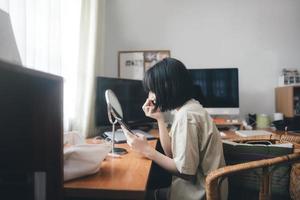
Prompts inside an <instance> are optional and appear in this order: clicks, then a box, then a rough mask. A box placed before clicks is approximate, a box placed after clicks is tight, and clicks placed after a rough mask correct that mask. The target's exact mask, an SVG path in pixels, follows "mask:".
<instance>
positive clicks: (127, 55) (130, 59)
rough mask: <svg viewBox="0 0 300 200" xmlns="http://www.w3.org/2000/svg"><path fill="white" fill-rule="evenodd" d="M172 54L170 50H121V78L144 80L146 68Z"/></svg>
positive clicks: (119, 62) (119, 70) (119, 60)
mask: <svg viewBox="0 0 300 200" xmlns="http://www.w3.org/2000/svg"><path fill="white" fill-rule="evenodd" d="M170 56H171V55H170V51H169V50H150V51H119V55H118V67H119V68H118V75H119V77H120V78H126V79H135V80H142V79H143V77H144V73H145V71H146V70H148V69H149V68H151V67H152V66H153V65H155V64H156V63H157V62H159V61H160V60H162V59H164V58H167V57H170Z"/></svg>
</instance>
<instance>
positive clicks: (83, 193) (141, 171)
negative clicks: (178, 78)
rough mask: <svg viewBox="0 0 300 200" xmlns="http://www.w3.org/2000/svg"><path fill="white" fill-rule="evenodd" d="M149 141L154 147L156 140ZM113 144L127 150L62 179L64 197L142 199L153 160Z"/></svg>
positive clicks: (154, 133)
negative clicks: (96, 167)
mask: <svg viewBox="0 0 300 200" xmlns="http://www.w3.org/2000/svg"><path fill="white" fill-rule="evenodd" d="M151 133H152V134H153V135H155V136H158V133H157V130H152V131H151ZM284 134H286V133H284V132H278V131H277V132H275V135H279V136H282V135H284ZM297 136H299V135H297ZM237 137H240V136H238V135H237V134H235V133H234V132H230V131H229V132H226V135H225V136H223V137H222V139H234V138H237ZM149 143H150V144H151V146H152V147H153V148H156V146H157V140H151V141H149ZM116 146H118V147H123V148H126V149H127V150H128V152H129V153H128V154H126V155H123V156H122V157H121V158H111V157H108V158H107V159H106V160H104V161H103V162H102V163H101V168H100V171H99V172H98V173H96V174H94V175H90V176H87V177H83V178H78V179H75V180H71V181H68V182H65V183H64V195H65V197H67V198H68V197H95V198H99V197H101V198H110V199H143V198H144V195H145V192H146V189H147V184H148V181H149V175H150V170H151V167H152V165H153V162H152V161H151V160H149V159H146V158H144V157H142V156H141V155H140V154H138V153H136V152H134V151H132V150H131V149H130V148H129V146H128V145H127V144H117V145H116Z"/></svg>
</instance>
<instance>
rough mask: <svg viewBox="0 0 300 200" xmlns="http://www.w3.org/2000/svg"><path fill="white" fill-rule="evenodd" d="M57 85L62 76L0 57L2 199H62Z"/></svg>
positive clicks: (59, 88)
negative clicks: (29, 67) (6, 60)
mask: <svg viewBox="0 0 300 200" xmlns="http://www.w3.org/2000/svg"><path fill="white" fill-rule="evenodd" d="M62 88H63V79H62V78H61V77H58V76H54V75H50V74H47V73H43V72H39V71H35V70H31V69H28V68H25V67H22V66H19V65H16V64H11V63H7V62H3V61H0V137H1V139H0V157H1V160H0V194H1V195H0V196H1V199H2V198H3V199H28V200H29V199H30V200H31V199H35V197H36V198H39V197H43V196H44V197H45V198H42V199H47V200H50V199H62V188H63V144H62V143H63V140H62V137H63V117H62V115H63V105H62V102H63V89H62ZM6 197H7V198H6Z"/></svg>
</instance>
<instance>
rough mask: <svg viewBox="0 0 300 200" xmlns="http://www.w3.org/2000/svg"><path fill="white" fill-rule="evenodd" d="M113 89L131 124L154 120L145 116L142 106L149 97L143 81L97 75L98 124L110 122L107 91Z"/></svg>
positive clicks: (124, 115) (102, 124)
mask: <svg viewBox="0 0 300 200" xmlns="http://www.w3.org/2000/svg"><path fill="white" fill-rule="evenodd" d="M107 89H111V90H112V91H113V92H114V93H115V94H116V96H117V98H118V100H119V102H120V104H121V107H122V110H123V118H124V121H126V122H127V123H128V124H129V125H131V126H134V125H141V124H147V123H149V122H153V121H154V120H153V119H151V118H148V117H146V116H145V114H144V112H143V110H142V106H143V104H144V102H145V100H146V99H147V97H148V94H147V93H146V92H145V91H144V88H143V84H142V81H139V80H129V79H118V78H108V77H97V91H96V113H95V114H96V126H97V127H101V126H108V125H110V122H109V120H108V115H107V104H106V101H105V91H106V90H107Z"/></svg>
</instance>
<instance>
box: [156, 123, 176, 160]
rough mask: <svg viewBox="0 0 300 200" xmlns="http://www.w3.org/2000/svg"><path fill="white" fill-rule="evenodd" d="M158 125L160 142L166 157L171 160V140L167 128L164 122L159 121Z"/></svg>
mask: <svg viewBox="0 0 300 200" xmlns="http://www.w3.org/2000/svg"><path fill="white" fill-rule="evenodd" d="M157 123H158V130H159V140H160V143H161V146H162V148H163V150H164V152H165V155H166V156H168V157H169V158H172V157H173V155H172V150H171V138H170V136H169V134H168V129H167V126H166V124H165V122H164V120H157Z"/></svg>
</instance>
